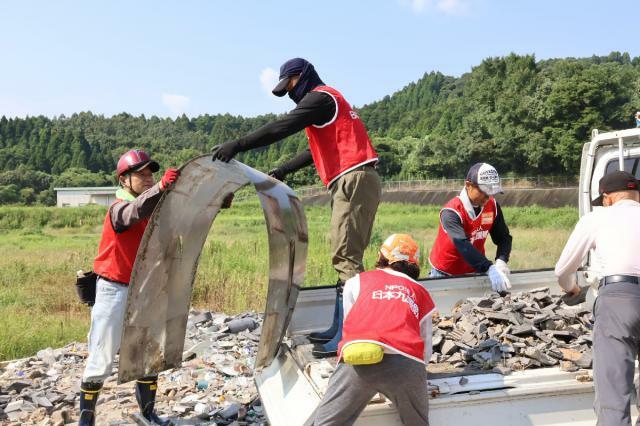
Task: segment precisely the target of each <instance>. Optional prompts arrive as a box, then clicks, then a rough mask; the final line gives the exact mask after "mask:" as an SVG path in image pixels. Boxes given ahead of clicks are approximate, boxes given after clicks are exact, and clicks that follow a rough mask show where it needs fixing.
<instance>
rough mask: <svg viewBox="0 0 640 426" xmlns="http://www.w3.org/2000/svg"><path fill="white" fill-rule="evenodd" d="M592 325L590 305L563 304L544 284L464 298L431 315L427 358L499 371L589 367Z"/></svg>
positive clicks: (437, 361)
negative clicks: (449, 310) (430, 348)
mask: <svg viewBox="0 0 640 426" xmlns="http://www.w3.org/2000/svg"><path fill="white" fill-rule="evenodd" d="M592 327H593V320H592V314H591V312H590V311H588V310H586V309H583V308H578V307H570V306H567V305H565V304H564V303H563V302H562V300H561V298H560V297H559V296H555V295H551V294H550V292H549V288H548V287H543V288H537V289H534V290H531V291H529V292H526V293H514V294H508V295H507V296H505V297H500V296H498V295H497V294H493V295H492V296H488V297H485V298H468V299H465V300H464V301H461V302H458V304H457V305H456V306H455V307H454V309H453V310H452V314H451V315H446V316H440V317H438V318H434V333H433V355H432V357H431V362H432V363H438V364H451V365H452V366H453V367H456V368H467V367H470V368H475V369H482V370H490V369H493V370H494V371H495V372H498V373H501V374H509V373H510V372H511V371H513V370H524V369H529V368H539V367H549V366H558V365H559V366H560V367H561V368H562V369H563V370H565V371H577V370H579V369H581V368H591V363H592V356H591V345H592V337H591V331H592Z"/></svg>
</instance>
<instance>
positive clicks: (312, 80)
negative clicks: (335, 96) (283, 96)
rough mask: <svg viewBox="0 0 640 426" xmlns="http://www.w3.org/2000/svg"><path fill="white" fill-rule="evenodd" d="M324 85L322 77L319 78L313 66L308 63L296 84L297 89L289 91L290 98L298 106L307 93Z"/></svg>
mask: <svg viewBox="0 0 640 426" xmlns="http://www.w3.org/2000/svg"><path fill="white" fill-rule="evenodd" d="M323 84H324V83H323V82H322V80H320V76H318V73H317V72H316V70H315V69H314V68H313V65H311V64H310V63H307V64H306V65H305V67H304V68H303V69H302V73H301V74H300V79H299V80H298V83H296V85H295V87H294V88H293V89H292V90H290V91H289V93H288V95H289V98H290V99H291V100H292V101H293V102H295V103H296V104H298V103H299V102H300V101H301V100H302V98H304V97H305V95H306V94H307V93H309V92H310V91H311V90H312V89H314V88H315V87H317V86H320V85H323Z"/></svg>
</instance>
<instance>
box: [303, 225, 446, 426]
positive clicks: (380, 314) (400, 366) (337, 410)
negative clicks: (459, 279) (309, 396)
mask: <svg viewBox="0 0 640 426" xmlns="http://www.w3.org/2000/svg"><path fill="white" fill-rule="evenodd" d="M419 257H420V254H419V249H418V245H417V244H416V243H415V241H414V240H413V239H412V238H411V237H410V236H409V235H406V234H394V235H391V236H390V237H389V238H387V239H386V240H385V242H384V243H383V244H382V247H381V248H380V253H379V255H378V261H377V263H376V267H377V268H378V269H376V270H373V271H368V272H363V273H360V274H358V275H356V276H355V277H353V278H351V279H349V280H347V282H346V284H345V287H344V315H345V320H344V328H343V333H342V340H341V341H340V345H339V352H338V365H337V367H336V371H335V372H334V373H333V376H331V379H330V380H329V387H328V388H327V391H326V393H325V394H324V397H323V398H322V401H321V402H320V406H319V407H318V410H317V411H316V416H315V419H314V422H313V424H314V426H330V425H335V426H338V425H340V426H342V425H351V424H353V423H354V422H355V421H356V419H357V418H358V416H359V415H360V413H361V412H362V410H364V408H365V407H366V406H367V404H368V403H369V401H370V400H371V398H372V397H373V396H374V395H375V394H376V393H378V392H380V393H381V394H384V395H385V396H386V397H387V398H389V399H390V400H391V402H393V404H394V405H395V406H396V408H397V409H398V412H399V414H400V419H401V420H402V423H403V424H405V425H428V424H429V420H428V409H429V405H428V404H429V401H428V395H427V370H426V367H425V364H428V363H429V359H430V358H431V334H432V324H431V315H432V314H433V312H434V311H435V305H434V303H433V300H431V296H430V295H429V292H428V291H427V290H426V289H425V288H424V287H423V286H422V285H421V284H420V283H418V282H417V281H415V280H416V279H417V278H418V275H419V274H420V266H418V265H419Z"/></svg>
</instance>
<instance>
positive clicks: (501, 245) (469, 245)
mask: <svg viewBox="0 0 640 426" xmlns="http://www.w3.org/2000/svg"><path fill="white" fill-rule="evenodd" d="M501 192H502V186H501V184H500V176H499V175H498V172H497V171H496V169H495V168H494V167H493V166H491V165H490V164H487V163H476V164H474V165H473V166H472V167H471V168H470V169H469V172H468V173H467V178H466V182H465V186H464V188H462V191H460V195H458V196H457V197H455V198H453V199H452V200H450V201H449V202H448V203H447V204H445V206H444V208H443V209H442V210H441V211H440V226H439V228H438V236H437V237H436V240H435V242H434V244H433V248H432V249H431V254H430V256H429V263H431V267H432V269H431V273H430V274H429V276H430V277H434V278H437V277H447V276H456V275H463V274H468V273H473V272H480V273H486V274H487V275H489V279H490V280H491V288H492V289H493V291H496V292H498V293H504V292H506V291H507V289H509V288H511V283H510V282H509V273H510V271H509V267H508V266H507V262H508V261H509V255H510V254H511V241H512V238H511V234H510V233H509V228H508V227H507V224H506V222H505V220H504V215H503V214H502V209H501V208H500V204H498V202H497V201H496V200H495V198H493V196H494V195H495V194H498V193H501ZM488 236H491V240H492V241H493V242H494V244H496V246H497V249H496V257H495V259H496V262H495V264H494V263H492V262H491V261H490V260H489V259H487V257H486V255H485V249H484V245H485V242H486V240H487V237H488Z"/></svg>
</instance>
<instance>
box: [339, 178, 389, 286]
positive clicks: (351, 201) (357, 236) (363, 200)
mask: <svg viewBox="0 0 640 426" xmlns="http://www.w3.org/2000/svg"><path fill="white" fill-rule="evenodd" d="M330 191H331V231H330V238H331V251H332V254H333V257H332V263H333V268H334V269H335V270H336V272H338V276H339V278H340V279H341V280H342V281H346V280H348V279H349V278H351V277H353V276H355V275H356V274H358V273H360V272H364V265H363V264H362V257H363V255H364V250H365V249H366V248H367V245H369V239H370V238H371V229H372V228H373V221H374V219H375V218H376V211H377V210H378V204H380V198H381V197H382V189H381V185H380V176H378V172H376V170H375V169H374V168H373V167H371V166H364V167H362V168H359V169H356V170H354V171H352V172H349V173H347V174H345V175H344V176H341V177H339V178H338V179H337V180H336V181H335V182H334V183H333V184H332V185H331V187H330Z"/></svg>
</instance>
